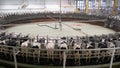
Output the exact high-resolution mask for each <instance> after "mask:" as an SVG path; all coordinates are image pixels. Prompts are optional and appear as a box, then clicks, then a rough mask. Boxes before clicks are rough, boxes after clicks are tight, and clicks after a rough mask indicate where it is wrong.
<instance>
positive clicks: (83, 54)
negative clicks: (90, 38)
mask: <svg viewBox="0 0 120 68" xmlns="http://www.w3.org/2000/svg"><path fill="white" fill-rule="evenodd" d="M0 53H2V54H4V57H8V54H9V59H13V60H14V62H15V68H17V57H16V56H24V57H26V59H28V57H32V58H37V60H38V62H39V61H40V60H39V59H40V58H46V59H53V60H54V59H60V60H61V61H62V62H63V68H65V67H66V60H67V59H74V60H79V61H80V59H86V61H89V60H90V59H91V58H93V59H94V58H97V59H100V58H105V57H110V58H111V60H110V67H109V68H112V63H113V60H114V59H115V58H114V56H120V47H117V48H97V49H76V50H74V49H65V50H63V49H53V50H48V49H36V48H21V47H11V46H7V45H4V46H3V45H0ZM49 53H50V54H49ZM0 56H2V55H0Z"/></svg>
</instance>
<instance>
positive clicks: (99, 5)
mask: <svg viewBox="0 0 120 68" xmlns="http://www.w3.org/2000/svg"><path fill="white" fill-rule="evenodd" d="M100 9H101V0H98V13H100Z"/></svg>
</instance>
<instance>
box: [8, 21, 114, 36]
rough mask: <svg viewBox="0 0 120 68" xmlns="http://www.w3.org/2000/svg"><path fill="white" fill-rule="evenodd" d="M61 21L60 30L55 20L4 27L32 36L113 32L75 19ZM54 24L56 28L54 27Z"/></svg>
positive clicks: (10, 30) (9, 30)
mask: <svg viewBox="0 0 120 68" xmlns="http://www.w3.org/2000/svg"><path fill="white" fill-rule="evenodd" d="M62 23H63V24H62V31H61V30H60V28H59V23H58V22H56V21H51V22H36V23H30V24H23V25H18V26H14V27H10V28H8V29H6V31H8V32H15V33H16V34H19V33H22V34H23V35H24V34H30V35H32V36H36V35H39V36H47V35H48V36H85V35H88V36H91V35H102V34H109V33H115V31H113V30H111V29H108V28H104V27H101V26H97V25H91V24H88V23H77V22H75V21H69V22H68V21H67V22H62ZM55 24H56V25H57V28H58V29H54V28H55Z"/></svg>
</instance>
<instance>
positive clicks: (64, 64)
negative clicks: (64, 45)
mask: <svg viewBox="0 0 120 68" xmlns="http://www.w3.org/2000/svg"><path fill="white" fill-rule="evenodd" d="M63 68H66V52H65V51H64V52H63Z"/></svg>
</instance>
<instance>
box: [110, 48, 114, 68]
mask: <svg viewBox="0 0 120 68" xmlns="http://www.w3.org/2000/svg"><path fill="white" fill-rule="evenodd" d="M114 55H115V49H113V52H112V55H111V61H110V66H109V68H112V65H113V59H114Z"/></svg>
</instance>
